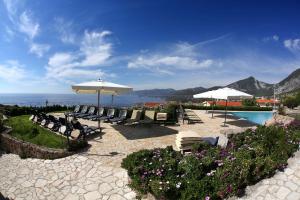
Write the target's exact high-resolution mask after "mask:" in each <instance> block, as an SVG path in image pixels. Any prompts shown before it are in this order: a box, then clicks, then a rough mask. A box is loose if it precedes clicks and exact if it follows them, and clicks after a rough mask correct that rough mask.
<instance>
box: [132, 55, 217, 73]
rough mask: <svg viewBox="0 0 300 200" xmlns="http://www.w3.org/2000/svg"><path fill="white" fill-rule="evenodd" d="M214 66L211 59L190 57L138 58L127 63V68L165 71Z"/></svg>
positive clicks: (158, 56) (157, 56) (156, 56)
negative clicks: (161, 69)
mask: <svg viewBox="0 0 300 200" xmlns="http://www.w3.org/2000/svg"><path fill="white" fill-rule="evenodd" d="M212 64H214V61H213V60H211V59H205V60H198V59H195V58H191V57H180V56H160V55H155V56H151V57H144V56H139V57H138V58H136V59H135V60H133V61H131V62H129V63H128V68H149V69H151V68H153V67H157V68H165V69H168V68H170V69H181V70H193V69H201V68H206V67H209V66H211V65H212Z"/></svg>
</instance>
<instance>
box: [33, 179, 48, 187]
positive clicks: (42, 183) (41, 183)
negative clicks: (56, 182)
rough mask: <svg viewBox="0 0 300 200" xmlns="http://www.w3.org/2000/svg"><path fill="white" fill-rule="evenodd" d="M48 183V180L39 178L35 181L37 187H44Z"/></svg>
mask: <svg viewBox="0 0 300 200" xmlns="http://www.w3.org/2000/svg"><path fill="white" fill-rule="evenodd" d="M46 184H47V180H45V179H38V180H37V181H36V183H35V187H44V186H45V185H46Z"/></svg>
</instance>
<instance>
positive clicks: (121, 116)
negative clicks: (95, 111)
mask: <svg viewBox="0 0 300 200" xmlns="http://www.w3.org/2000/svg"><path fill="white" fill-rule="evenodd" d="M126 116H127V110H120V112H119V115H118V117H115V118H112V119H109V122H111V123H114V122H116V123H118V124H120V123H123V122H124V121H125V120H126Z"/></svg>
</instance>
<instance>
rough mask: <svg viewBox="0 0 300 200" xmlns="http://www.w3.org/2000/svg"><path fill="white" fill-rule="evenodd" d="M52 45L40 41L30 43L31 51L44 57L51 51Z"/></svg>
mask: <svg viewBox="0 0 300 200" xmlns="http://www.w3.org/2000/svg"><path fill="white" fill-rule="evenodd" d="M49 49H50V45H48V44H38V43H32V44H31V45H30V49H29V52H30V53H33V54H36V55H37V56H38V57H40V58H41V57H43V56H44V54H45V53H46V52H47V51H49Z"/></svg>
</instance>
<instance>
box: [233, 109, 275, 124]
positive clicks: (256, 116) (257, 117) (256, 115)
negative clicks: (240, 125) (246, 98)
mask: <svg viewBox="0 0 300 200" xmlns="http://www.w3.org/2000/svg"><path fill="white" fill-rule="evenodd" d="M230 113H231V114H233V115H234V116H237V117H239V118H243V119H246V120H248V121H251V122H254V123H256V124H260V125H263V124H265V122H266V121H267V120H269V119H271V118H272V116H273V113H272V112H265V111H261V112H259V111H257V112H256V111H255V112H230Z"/></svg>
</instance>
